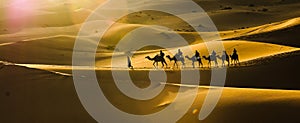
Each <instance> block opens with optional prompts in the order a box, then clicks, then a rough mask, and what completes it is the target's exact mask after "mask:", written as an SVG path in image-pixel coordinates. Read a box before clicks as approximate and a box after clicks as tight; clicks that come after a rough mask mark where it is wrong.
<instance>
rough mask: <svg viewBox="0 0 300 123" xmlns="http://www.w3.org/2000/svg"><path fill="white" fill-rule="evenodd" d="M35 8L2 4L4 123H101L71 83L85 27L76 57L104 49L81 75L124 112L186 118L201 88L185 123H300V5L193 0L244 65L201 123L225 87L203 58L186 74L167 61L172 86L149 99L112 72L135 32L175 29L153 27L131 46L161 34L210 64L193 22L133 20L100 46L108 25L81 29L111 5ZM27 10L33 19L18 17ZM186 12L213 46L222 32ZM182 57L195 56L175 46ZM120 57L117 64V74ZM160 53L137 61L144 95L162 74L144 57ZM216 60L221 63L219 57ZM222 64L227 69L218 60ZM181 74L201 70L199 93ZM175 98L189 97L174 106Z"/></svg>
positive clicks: (53, 3)
mask: <svg viewBox="0 0 300 123" xmlns="http://www.w3.org/2000/svg"><path fill="white" fill-rule="evenodd" d="M33 1H34V2H33ZM33 1H32V4H29V3H28V5H27V6H25V3H24V2H23V3H22V1H21V3H22V4H24V5H23V6H18V4H16V5H14V4H8V3H9V1H4V5H3V6H0V13H3V14H1V15H0V100H1V105H0V109H1V110H0V116H1V119H0V122H46V123H47V122H49V123H52V122H78V123H82V122H96V121H95V120H94V119H93V118H92V117H91V116H90V115H89V114H88V112H87V111H86V110H85V109H84V108H83V106H82V104H81V102H80V100H79V99H78V96H77V93H76V90H75V87H74V83H73V78H72V68H73V67H72V66H71V65H72V53H73V47H74V43H75V39H76V38H77V33H78V31H79V30H80V28H81V26H82V25H83V24H85V26H86V27H87V30H88V31H86V30H85V31H86V32H84V33H83V34H84V35H83V36H81V37H79V38H81V39H83V40H84V41H86V43H87V44H86V48H85V49H84V50H82V51H79V52H80V53H81V54H82V56H89V55H94V53H92V52H91V49H90V47H89V46H95V45H97V46H98V50H97V52H96V59H95V60H96V65H95V67H94V66H74V68H76V70H82V71H88V70H96V74H97V77H98V81H99V86H100V87H101V89H102V91H103V93H104V94H105V96H106V98H107V99H108V100H109V101H110V102H111V103H112V104H113V105H114V106H115V107H117V108H119V109H120V110H122V111H125V112H127V113H131V114H137V115H145V114H151V113H155V112H159V111H162V110H163V109H164V108H165V107H166V106H169V105H170V104H173V103H174V104H175V108H176V109H178V110H182V105H183V104H185V103H186V101H187V100H190V99H192V98H191V93H190V92H191V90H192V89H194V88H197V89H198V93H197V97H196V101H195V102H194V103H193V105H192V106H191V107H190V109H189V110H188V112H186V113H185V115H184V116H183V117H182V118H181V119H180V120H179V121H178V122H179V123H187V122H188V123H196V122H204V123H216V122H217V123H218V122H224V123H235V122H237V123H240V122H246V123H247V122H249V123H252V122H263V123H266V122H272V123H277V122H278V123H282V122H300V120H299V118H298V116H297V114H298V112H299V109H300V105H299V103H300V96H299V95H300V92H299V91H297V90H299V89H300V84H299V83H298V80H299V79H298V78H297V77H298V73H299V70H298V66H299V65H298V64H299V62H300V49H299V48H300V47H299V46H300V44H299V40H300V38H299V36H298V35H299V29H300V28H299V27H300V18H299V16H300V11H299V5H300V2H299V0H268V1H261V0H248V1H241V0H193V1H195V2H196V3H197V4H199V5H200V6H201V7H203V8H204V9H205V10H206V12H207V14H208V15H209V16H210V17H211V19H212V21H213V22H214V23H215V24H216V26H217V28H218V29H219V30H221V31H220V32H219V34H220V36H221V38H222V40H224V41H222V43H223V45H224V48H225V49H226V51H227V52H228V53H229V54H231V53H232V51H233V48H236V49H237V50H238V53H239V56H240V61H241V64H240V65H238V66H233V65H232V66H230V67H228V68H227V77H226V83H225V86H226V87H225V88H223V89H224V90H223V94H222V96H221V99H220V102H219V103H218V104H217V106H216V108H215V110H214V111H213V112H212V114H211V115H209V116H208V117H207V118H206V119H205V120H204V121H199V120H198V115H199V111H200V110H201V106H202V105H203V101H204V98H205V97H206V95H207V93H208V90H209V89H211V91H212V92H213V93H214V92H218V91H220V89H221V88H219V87H209V85H210V80H211V68H208V65H207V61H206V60H202V62H203V63H204V66H205V67H204V68H200V69H198V68H196V69H194V68H192V66H191V61H188V60H187V59H186V64H187V65H186V67H185V68H183V69H177V68H172V65H173V63H172V62H169V61H168V60H167V61H168V64H169V67H168V68H166V69H164V70H165V72H166V75H167V80H166V82H157V85H160V84H164V85H165V88H164V90H163V91H162V92H161V93H160V94H159V95H158V96H156V97H155V98H153V99H151V100H147V101H138V100H134V99H133V98H128V97H127V96H125V95H124V94H123V93H122V92H121V91H120V90H119V89H118V88H117V87H116V85H115V84H114V81H113V77H112V74H111V72H112V71H118V72H126V71H127V70H129V69H128V68H126V66H127V59H126V57H125V56H124V53H123V52H120V51H122V50H121V49H115V46H116V44H118V43H119V40H120V39H122V38H124V37H125V36H126V35H127V34H129V33H128V32H131V31H133V30H134V29H137V28H139V29H140V28H145V27H149V25H161V24H163V25H162V26H166V27H168V28H170V29H169V30H167V31H166V30H164V29H162V28H157V27H151V28H150V29H149V30H150V31H148V32H151V34H148V35H146V34H143V35H142V34H140V33H136V35H140V38H137V39H139V41H136V42H134V43H136V44H138V43H141V42H143V41H145V40H142V39H143V38H147V39H152V38H151V37H154V36H157V38H158V39H161V40H156V41H165V42H164V43H166V44H167V43H170V44H171V43H172V41H174V40H175V38H174V37H175V35H174V33H177V34H179V35H180V36H182V37H183V38H184V39H186V40H187V42H188V43H189V44H190V47H191V49H192V50H199V51H200V53H201V56H204V55H206V56H207V55H208V54H209V53H208V51H207V48H206V46H205V44H204V43H203V41H202V39H201V38H200V37H199V36H198V35H197V33H198V32H195V30H194V29H193V28H192V27H191V26H190V25H188V24H187V23H186V22H183V21H182V20H181V19H179V18H177V17H174V16H171V15H170V14H166V13H162V12H155V11H143V12H137V13H132V14H130V15H128V16H126V17H123V18H121V19H116V20H110V22H116V23H115V24H114V25H113V26H112V27H111V28H110V29H109V30H108V31H107V32H106V34H105V36H104V38H103V39H101V43H100V44H97V41H98V40H99V39H98V38H99V37H98V36H99V33H101V31H104V30H103V29H102V28H103V23H102V22H103V21H105V22H107V21H106V20H103V16H102V15H98V16H99V19H98V20H93V21H89V22H86V23H83V22H84V20H85V19H86V18H87V17H88V15H89V14H91V13H92V12H93V10H94V9H95V8H96V7H97V6H98V5H100V4H102V3H103V1H104V0H89V1H76V0H68V1H60V0H48V1H39V0H33ZM163 1H164V4H167V5H170V7H177V6H178V5H182V6H184V5H185V2H186V0H163ZM17 2H18V1H17ZM19 2H20V1H19ZM135 5H147V6H152V7H154V8H155V7H161V5H158V4H156V3H155V2H152V1H151V0H147V1H142V2H141V1H137V2H136V3H135ZM22 7H24V9H25V10H26V11H25V10H24V11H18V10H17V11H15V10H13V9H15V8H21V9H22ZM180 9H182V10H183V12H182V13H181V15H182V16H184V17H186V18H187V19H189V20H191V21H194V22H199V25H193V26H196V27H197V28H199V29H201V30H203V32H200V33H201V34H202V35H204V36H206V37H211V38H210V40H211V41H215V40H219V39H216V38H215V37H216V35H215V32H214V33H212V32H209V31H208V32H207V31H205V29H206V28H208V26H209V25H205V24H204V25H203V24H202V23H201V20H200V19H199V17H195V16H194V15H195V13H197V11H190V9H189V8H188V7H186V8H184V7H183V8H180ZM7 10H10V11H7ZM9 12H18V14H19V15H22V16H20V17H16V16H15V15H14V16H12V17H10V16H8V15H13V14H11V13H9ZM31 12H32V13H31ZM26 14H27V15H26ZM23 15H24V16H23ZM200 18H201V17H200ZM9 22H16V24H10V23H9ZM11 26H12V27H11ZM147 36H148V37H147ZM207 43H210V42H207ZM128 44H130V43H128ZM168 46H169V45H168ZM177 49H182V50H183V52H184V55H188V56H192V55H194V53H190V52H188V51H187V50H186V47H185V46H184V45H182V44H178V45H171V46H170V47H169V49H168V50H172V51H174V52H175V51H176V50H177ZM114 50H116V52H115V58H116V59H114V60H116V62H115V63H116V64H114V65H113V66H112V65H111V63H112V62H111V61H112V59H111V57H112V55H113V52H114ZM159 50H160V48H159V47H146V48H143V49H142V50H139V51H137V52H135V54H134V56H133V57H132V64H133V66H134V69H132V70H131V69H130V70H129V73H130V76H131V79H132V80H133V83H134V84H135V85H136V86H137V87H139V88H146V87H148V86H149V84H150V79H149V72H150V71H151V72H157V71H158V70H156V69H154V67H153V65H152V63H153V62H152V61H149V60H146V59H145V56H151V57H153V56H155V55H156V54H158V53H159ZM174 52H166V51H165V53H166V55H174V54H172V53H174ZM217 53H218V55H221V52H220V51H219V52H217ZM2 61H4V62H2ZM83 62H84V59H83ZM218 62H219V65H221V61H220V60H219V61H218ZM213 68H214V69H221V68H217V67H213ZM181 70H182V71H199V72H200V76H201V77H200V80H199V81H200V86H199V85H184V84H181V83H180V80H181V73H180V72H181ZM122 82H123V83H122V84H123V85H127V84H128V83H126V82H128V81H127V80H122ZM155 87H156V86H155ZM179 88H184V92H178V89H179ZM258 88H260V89H258ZM178 93H183V94H184V95H185V96H184V97H183V98H182V99H181V100H178V101H174V98H175V96H176V95H178ZM166 118H168V117H166ZM124 122H126V121H124Z"/></svg>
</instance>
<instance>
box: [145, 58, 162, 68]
mask: <svg viewBox="0 0 300 123" xmlns="http://www.w3.org/2000/svg"><path fill="white" fill-rule="evenodd" d="M145 58H146V59H148V60H150V61H154V62H153V66H154V67H155V68H156V67H158V62H161V64H162V67H164V66H165V65H164V60H163V58H162V57H161V56H160V55H156V56H155V57H154V58H151V57H150V56H147V57H145Z"/></svg>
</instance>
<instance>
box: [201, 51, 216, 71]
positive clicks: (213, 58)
mask: <svg viewBox="0 0 300 123" xmlns="http://www.w3.org/2000/svg"><path fill="white" fill-rule="evenodd" d="M216 55H217V53H216V52H215V51H213V52H212V53H211V55H209V56H208V57H206V56H203V58H204V59H205V60H207V61H208V66H209V67H211V62H212V61H213V62H215V66H218V61H217V56H216Z"/></svg>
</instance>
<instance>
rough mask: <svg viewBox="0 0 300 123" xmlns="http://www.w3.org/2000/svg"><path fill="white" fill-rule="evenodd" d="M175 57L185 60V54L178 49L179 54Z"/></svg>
mask: <svg viewBox="0 0 300 123" xmlns="http://www.w3.org/2000/svg"><path fill="white" fill-rule="evenodd" d="M175 57H176V58H177V59H182V58H183V53H182V52H181V50H180V49H178V52H177V53H176V54H175ZM183 59H184V58H183Z"/></svg>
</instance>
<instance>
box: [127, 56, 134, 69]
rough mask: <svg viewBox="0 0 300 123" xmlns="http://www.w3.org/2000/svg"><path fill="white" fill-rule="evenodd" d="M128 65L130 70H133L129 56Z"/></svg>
mask: <svg viewBox="0 0 300 123" xmlns="http://www.w3.org/2000/svg"><path fill="white" fill-rule="evenodd" d="M127 63H128V68H130V69H133V66H132V65H131V59H130V57H129V56H127Z"/></svg>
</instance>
